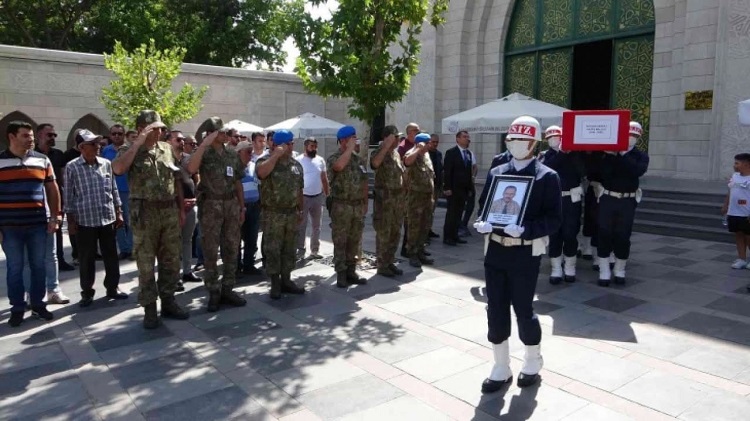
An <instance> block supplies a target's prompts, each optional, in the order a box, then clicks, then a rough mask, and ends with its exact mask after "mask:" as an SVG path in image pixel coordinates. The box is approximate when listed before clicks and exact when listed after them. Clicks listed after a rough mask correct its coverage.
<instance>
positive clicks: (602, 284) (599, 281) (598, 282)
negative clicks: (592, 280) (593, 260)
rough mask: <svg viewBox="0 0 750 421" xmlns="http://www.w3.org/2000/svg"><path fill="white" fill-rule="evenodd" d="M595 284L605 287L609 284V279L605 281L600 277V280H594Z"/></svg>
mask: <svg viewBox="0 0 750 421" xmlns="http://www.w3.org/2000/svg"><path fill="white" fill-rule="evenodd" d="M596 284H597V285H599V286H600V287H605V288H606V287H608V286H609V281H607V280H606V279H600V280H598V281H596Z"/></svg>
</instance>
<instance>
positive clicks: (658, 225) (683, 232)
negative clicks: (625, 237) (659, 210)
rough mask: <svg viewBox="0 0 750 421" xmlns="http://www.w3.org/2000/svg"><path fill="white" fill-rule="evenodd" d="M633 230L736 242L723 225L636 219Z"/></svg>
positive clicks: (720, 241)
mask: <svg viewBox="0 0 750 421" xmlns="http://www.w3.org/2000/svg"><path fill="white" fill-rule="evenodd" d="M633 230H634V231H637V232H645V233H648V234H656V235H665V236H671V237H682V238H692V239H696V240H705V241H715V242H719V243H730V244H734V236H733V235H732V234H731V233H729V232H727V230H726V228H724V227H723V226H721V225H719V227H718V228H715V229H712V228H703V227H696V226H693V225H685V224H676V223H670V222H658V221H648V220H642V219H636V221H635V224H633Z"/></svg>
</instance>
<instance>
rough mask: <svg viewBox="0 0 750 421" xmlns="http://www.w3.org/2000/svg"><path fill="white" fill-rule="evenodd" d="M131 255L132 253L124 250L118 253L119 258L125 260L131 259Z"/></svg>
mask: <svg viewBox="0 0 750 421" xmlns="http://www.w3.org/2000/svg"><path fill="white" fill-rule="evenodd" d="M131 256H132V254H131V253H127V252H124V251H123V252H122V253H120V254H118V255H117V258H118V259H120V260H125V259H130V257H131Z"/></svg>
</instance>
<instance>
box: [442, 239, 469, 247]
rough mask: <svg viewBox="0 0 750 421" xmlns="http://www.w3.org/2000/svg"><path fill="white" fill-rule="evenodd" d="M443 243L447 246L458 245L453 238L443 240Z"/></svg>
mask: <svg viewBox="0 0 750 421" xmlns="http://www.w3.org/2000/svg"><path fill="white" fill-rule="evenodd" d="M465 242H466V241H464V243H465ZM443 244H445V245H448V246H456V245H458V243H456V241H454V240H443Z"/></svg>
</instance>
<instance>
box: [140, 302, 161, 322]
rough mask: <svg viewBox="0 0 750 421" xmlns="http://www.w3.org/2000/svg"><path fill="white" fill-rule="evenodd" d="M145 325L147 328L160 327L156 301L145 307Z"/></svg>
mask: <svg viewBox="0 0 750 421" xmlns="http://www.w3.org/2000/svg"><path fill="white" fill-rule="evenodd" d="M143 312H144V314H143V327H144V328H145V329H156V328H157V327H159V315H158V314H157V313H156V303H155V302H154V303H151V304H148V305H146V306H145V307H143Z"/></svg>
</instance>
